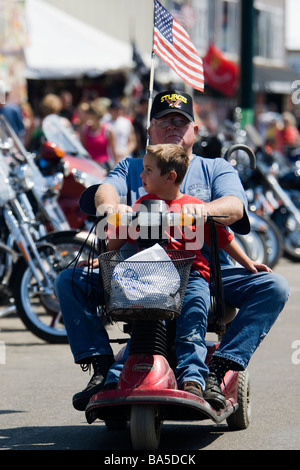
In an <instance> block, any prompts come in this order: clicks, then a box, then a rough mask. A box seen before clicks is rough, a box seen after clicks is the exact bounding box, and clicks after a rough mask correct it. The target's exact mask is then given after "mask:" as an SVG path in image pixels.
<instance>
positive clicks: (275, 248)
mask: <svg viewBox="0 0 300 470" xmlns="http://www.w3.org/2000/svg"><path fill="white" fill-rule="evenodd" d="M257 217H260V218H261V219H262V220H263V221H264V222H265V223H266V224H267V226H268V229H267V231H266V232H265V233H264V234H263V237H264V239H265V243H266V246H267V254H268V256H267V260H266V264H267V265H268V266H269V267H270V268H274V266H275V265H276V264H277V263H278V261H279V260H280V258H281V257H282V256H283V251H284V243H283V238H282V234H281V232H280V230H279V228H278V227H277V225H276V224H275V223H274V222H273V220H272V219H270V217H267V216H263V215H259V216H257Z"/></svg>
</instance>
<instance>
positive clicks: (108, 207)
mask: <svg viewBox="0 0 300 470" xmlns="http://www.w3.org/2000/svg"><path fill="white" fill-rule="evenodd" d="M124 212H132V208H131V207H130V206H127V205H126V204H100V205H99V206H98V207H97V215H108V214H123V213H124Z"/></svg>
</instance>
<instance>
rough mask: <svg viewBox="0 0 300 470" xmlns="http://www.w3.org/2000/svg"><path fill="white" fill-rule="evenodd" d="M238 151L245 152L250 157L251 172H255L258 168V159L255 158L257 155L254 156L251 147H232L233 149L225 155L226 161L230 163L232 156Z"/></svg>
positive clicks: (230, 148) (240, 145)
mask: <svg viewBox="0 0 300 470" xmlns="http://www.w3.org/2000/svg"><path fill="white" fill-rule="evenodd" d="M237 150H243V151H244V152H245V153H246V154H247V155H248V156H249V159H250V168H251V170H255V168H256V157H255V154H254V152H253V150H252V149H251V148H250V147H248V146H247V145H244V144H234V145H231V147H229V148H228V149H227V150H226V152H225V154H224V158H225V160H227V161H228V159H229V157H230V155H231V154H232V153H233V152H236V151H237Z"/></svg>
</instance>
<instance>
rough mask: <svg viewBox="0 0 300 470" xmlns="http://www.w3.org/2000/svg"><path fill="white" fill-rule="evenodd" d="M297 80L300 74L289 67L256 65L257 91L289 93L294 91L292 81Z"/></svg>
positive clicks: (255, 79)
mask: <svg viewBox="0 0 300 470" xmlns="http://www.w3.org/2000/svg"><path fill="white" fill-rule="evenodd" d="M295 80H300V75H299V74H297V73H295V72H294V71H293V70H291V69H289V68H279V67H265V66H262V65H255V67H254V90H255V91H262V92H265V93H278V94H285V95H289V94H291V93H292V92H293V88H292V83H293V82H294V81H295Z"/></svg>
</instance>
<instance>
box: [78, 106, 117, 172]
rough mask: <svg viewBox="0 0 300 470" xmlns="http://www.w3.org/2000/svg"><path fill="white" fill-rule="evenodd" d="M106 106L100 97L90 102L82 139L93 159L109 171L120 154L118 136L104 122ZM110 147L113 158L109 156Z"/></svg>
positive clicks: (86, 112)
mask: <svg viewBox="0 0 300 470" xmlns="http://www.w3.org/2000/svg"><path fill="white" fill-rule="evenodd" d="M105 112H106V108H105V106H104V105H103V103H102V102H101V100H100V99H96V100H94V101H92V102H91V103H89V104H88V107H87V109H86V110H85V115H86V119H85V123H84V125H83V127H82V129H81V133H80V140H81V143H82V145H83V146H84V147H85V149H86V150H87V152H88V153H89V154H90V155H91V157H92V159H93V160H94V161H95V162H97V163H99V164H100V165H102V166H104V167H105V168H106V169H107V170H108V171H109V170H110V169H111V168H112V167H114V166H115V165H116V163H117V162H118V160H119V155H118V153H117V149H116V137H115V133H114V131H113V129H112V128H111V126H110V125H109V124H108V123H106V122H102V119H103V117H104V115H105ZM109 148H110V149H111V152H112V157H113V160H112V161H110V158H109Z"/></svg>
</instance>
